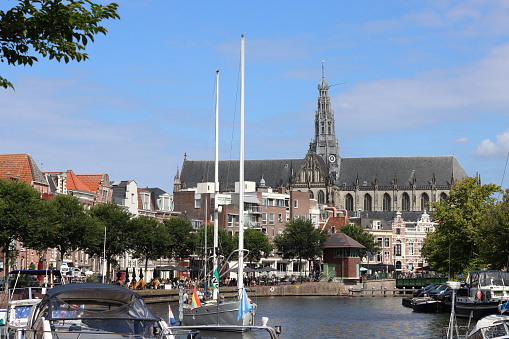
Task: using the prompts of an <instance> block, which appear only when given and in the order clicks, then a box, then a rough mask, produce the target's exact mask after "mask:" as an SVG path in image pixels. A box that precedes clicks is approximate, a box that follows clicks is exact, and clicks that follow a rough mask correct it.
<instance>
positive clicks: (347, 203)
mask: <svg viewBox="0 0 509 339" xmlns="http://www.w3.org/2000/svg"><path fill="white" fill-rule="evenodd" d="M345 209H346V210H347V211H353V197H352V195H351V194H350V193H348V194H347V195H346V197H345Z"/></svg>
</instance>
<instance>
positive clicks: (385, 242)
mask: <svg viewBox="0 0 509 339" xmlns="http://www.w3.org/2000/svg"><path fill="white" fill-rule="evenodd" d="M384 247H390V244H389V238H385V239H384Z"/></svg>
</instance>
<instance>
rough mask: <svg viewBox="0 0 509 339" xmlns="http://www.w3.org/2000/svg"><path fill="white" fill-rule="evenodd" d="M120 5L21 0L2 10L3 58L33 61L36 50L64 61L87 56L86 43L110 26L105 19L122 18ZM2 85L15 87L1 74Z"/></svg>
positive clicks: (80, 0) (0, 52) (0, 40)
mask: <svg viewBox="0 0 509 339" xmlns="http://www.w3.org/2000/svg"><path fill="white" fill-rule="evenodd" d="M117 9H118V5H117V4H116V3H110V4H108V5H99V4H95V3H93V2H92V1H91V0H77V1H72V0H70V1H68V3H64V1H63V0H19V4H18V5H17V6H15V7H13V8H11V9H10V10H8V11H6V12H4V11H0V61H2V62H5V61H6V62H7V64H9V65H23V66H26V65H30V66H32V65H33V63H34V62H37V61H38V59H37V57H36V56H35V55H33V54H35V53H38V54H40V55H42V56H43V57H48V58H49V59H50V60H51V59H56V60H57V61H59V62H60V61H61V60H62V59H63V60H64V61H65V63H68V62H69V60H76V61H77V62H80V61H82V60H83V61H84V60H86V59H88V54H87V53H85V52H84V51H85V46H86V45H87V43H88V41H89V40H90V41H92V42H93V41H94V36H95V35H97V34H99V33H102V34H104V35H106V33H107V32H108V30H107V29H106V28H105V27H103V26H100V25H99V24H100V23H101V21H102V20H105V19H119V18H120V16H119V15H118V14H117ZM0 86H2V87H4V88H7V87H11V88H14V87H13V85H12V84H11V83H10V82H9V81H8V80H7V79H4V78H2V77H1V76H0Z"/></svg>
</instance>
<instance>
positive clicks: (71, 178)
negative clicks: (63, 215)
mask: <svg viewBox="0 0 509 339" xmlns="http://www.w3.org/2000/svg"><path fill="white" fill-rule="evenodd" d="M66 186H67V190H78V191H87V192H89V191H90V189H89V188H88V186H87V185H85V184H84V183H83V182H82V181H81V180H80V178H79V177H78V176H77V175H76V174H74V173H73V171H67V180H66Z"/></svg>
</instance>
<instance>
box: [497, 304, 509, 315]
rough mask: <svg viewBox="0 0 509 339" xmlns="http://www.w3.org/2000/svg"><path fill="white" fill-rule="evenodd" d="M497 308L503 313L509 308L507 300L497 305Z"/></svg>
mask: <svg viewBox="0 0 509 339" xmlns="http://www.w3.org/2000/svg"><path fill="white" fill-rule="evenodd" d="M498 310H499V311H500V313H504V312H505V311H507V310H509V301H508V302H505V303H503V304H500V305H498Z"/></svg>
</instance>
